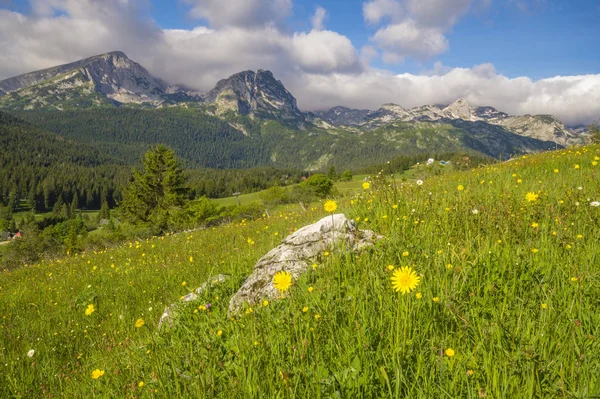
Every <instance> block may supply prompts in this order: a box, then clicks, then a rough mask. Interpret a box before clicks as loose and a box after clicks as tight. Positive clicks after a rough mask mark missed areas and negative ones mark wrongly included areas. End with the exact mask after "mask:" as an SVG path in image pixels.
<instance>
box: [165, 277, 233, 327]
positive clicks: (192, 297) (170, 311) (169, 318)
mask: <svg viewBox="0 0 600 399" xmlns="http://www.w3.org/2000/svg"><path fill="white" fill-rule="evenodd" d="M227 279H229V276H226V275H224V274H218V275H216V276H215V277H211V278H209V279H208V280H207V281H205V282H204V283H202V285H201V286H200V287H198V288H196V289H195V290H194V291H192V292H190V293H189V294H187V295H186V296H184V297H183V298H182V300H181V301H182V302H184V303H185V302H193V301H196V300H197V299H198V295H200V294H202V293H203V292H204V291H206V289H207V288H208V287H211V286H213V285H215V284H219V283H222V282H225V281H227ZM178 305H179V304H178V303H173V304H171V305H170V306H167V307H165V310H164V311H163V314H162V316H160V320H159V321H158V328H159V329H160V328H161V327H162V326H163V325H164V324H165V323H167V324H169V327H173V320H174V318H175V312H176V310H177V307H178Z"/></svg>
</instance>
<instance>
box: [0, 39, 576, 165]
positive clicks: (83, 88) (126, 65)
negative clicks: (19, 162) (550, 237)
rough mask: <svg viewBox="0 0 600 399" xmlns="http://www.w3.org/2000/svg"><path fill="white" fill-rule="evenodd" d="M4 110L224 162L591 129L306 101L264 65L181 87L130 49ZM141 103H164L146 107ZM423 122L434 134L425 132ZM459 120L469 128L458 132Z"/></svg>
mask: <svg viewBox="0 0 600 399" xmlns="http://www.w3.org/2000/svg"><path fill="white" fill-rule="evenodd" d="M0 109H5V110H11V111H15V112H18V111H30V112H28V113H26V114H25V113H22V112H21V113H19V114H18V115H19V116H20V117H23V118H25V119H27V120H30V121H32V122H33V123H36V124H38V125H39V126H40V127H43V128H44V129H47V130H51V131H53V132H55V133H57V134H60V135H63V136H66V137H69V138H71V139H73V140H82V141H84V142H87V143H91V142H94V143H95V144H96V145H98V148H99V149H101V151H103V152H108V153H110V154H115V155H118V156H119V157H122V156H125V157H127V156H130V157H131V156H134V157H135V158H136V159H139V156H140V155H141V153H143V152H144V151H145V149H146V148H147V146H148V143H150V144H154V143H157V142H163V143H166V144H169V145H171V146H174V147H177V150H178V153H180V154H181V156H183V157H184V158H186V160H188V161H189V162H190V164H191V165H194V166H203V167H217V168H225V167H243V168H246V167H251V166H277V167H295V168H302V169H320V168H326V167H328V166H330V165H334V166H336V167H338V168H340V167H342V168H361V167H364V166H366V165H365V162H368V160H369V159H371V158H372V157H373V156H376V157H378V159H376V160H375V161H376V162H381V161H383V160H384V159H385V158H386V157H387V158H389V157H392V156H398V155H402V154H407V153H412V152H432V151H434V152H447V151H454V150H455V149H457V148H458V149H460V150H462V151H477V152H480V153H483V154H486V155H490V156H494V157H497V158H500V157H502V158H504V159H505V158H507V157H510V156H512V155H514V154H521V153H530V152H538V151H543V150H546V149H548V148H556V145H557V144H558V145H559V146H561V147H562V146H569V145H573V144H582V143H585V142H586V140H587V136H586V135H585V134H582V133H581V132H576V131H574V130H571V129H569V128H567V127H565V126H564V125H563V124H562V122H561V121H559V120H558V119H556V118H554V117H553V116H551V115H533V116H532V115H524V116H510V115H508V114H506V113H504V112H502V111H499V110H496V109H494V108H492V107H488V106H472V105H470V104H469V103H467V101H466V100H464V99H458V100H456V101H455V102H454V103H452V104H450V105H447V106H438V105H423V106H419V107H415V108H411V109H405V108H403V107H402V106H400V105H398V104H384V105H382V106H381V107H380V108H379V109H377V110H374V111H370V110H364V109H361V110H357V109H350V108H347V107H339V106H338V107H334V108H332V109H330V110H328V111H314V112H303V111H301V110H300V109H299V108H298V106H297V102H296V99H295V97H294V96H293V94H292V93H291V92H289V91H288V90H287V89H286V88H285V86H284V85H283V83H282V82H281V81H279V80H277V79H276V77H275V76H274V75H273V73H271V72H270V71H267V70H260V69H259V70H258V71H256V72H255V71H243V72H239V73H236V74H234V75H232V76H229V77H227V78H225V79H221V80H219V81H218V82H217V83H216V85H215V87H214V88H213V89H212V90H210V91H208V92H207V93H204V94H201V93H199V92H198V91H195V90H192V89H188V88H184V87H179V86H169V85H168V84H167V83H165V82H163V81H162V80H161V79H159V78H156V77H154V76H152V75H151V74H150V73H149V72H148V71H147V70H146V69H145V68H144V67H143V66H141V65H140V64H138V63H136V62H134V61H133V60H131V59H129V58H128V57H127V56H126V55H125V54H124V53H122V52H119V51H114V52H110V53H106V54H101V55H97V56H93V57H89V58H86V59H83V60H79V61H75V62H72V63H69V64H65V65H61V66H57V67H54V68H49V69H45V70H42V71H36V72H31V73H28V74H24V75H21V76H17V77H14V78H10V79H6V80H3V81H0ZM141 110H147V111H156V112H148V113H141V112H138V113H136V112H135V111H141ZM48 111H54V113H55V114H54V115H52V112H48ZM84 111H85V112H84ZM128 111H131V112H128ZM82 112H83V113H82ZM80 113H82V114H81V115H80ZM36 114H37V115H36ZM140 115H144V118H149V119H151V121H144V120H139V118H140ZM423 123H426V124H428V125H427V126H426V128H427V131H428V134H429V137H422V136H423ZM399 125H402V128H401V129H400V130H402V132H396V133H394V134H392V136H390V135H388V134H384V135H380V134H378V133H377V132H374V131H376V130H378V129H386V131H387V132H390V131H392V130H394V127H396V126H399ZM448 126H453V129H452V130H453V132H456V133H457V134H453V136H459V137H453V138H449V139H448V137H447V136H448V135H447V134H446V133H447V131H448ZM79 132H81V133H79ZM407 132H410V136H411V137H407ZM242 135H244V136H249V137H250V138H252V139H245V138H244V137H242ZM259 136H260V139H257V138H256V137H259ZM466 136H471V137H466ZM500 136H501V138H500ZM523 137H525V138H527V140H523ZM375 141H377V143H375ZM184 142H185V143H184ZM427 142H430V143H436V146H435V147H434V146H433V144H427ZM182 143H183V144H182ZM225 144H226V147H227V148H225V149H223V147H224V145H225ZM499 144H501V145H499ZM229 147H231V148H229ZM339 147H342V152H344V154H341V155H340V154H339V152H340V150H339V149H338V148H339ZM389 148H393V150H391V149H389ZM119 152H121V153H119ZM354 162H356V163H357V164H356V165H355V164H354Z"/></svg>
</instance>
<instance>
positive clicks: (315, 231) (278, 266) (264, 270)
mask: <svg viewBox="0 0 600 399" xmlns="http://www.w3.org/2000/svg"><path fill="white" fill-rule="evenodd" d="M380 238H382V236H379V235H377V234H375V233H373V232H372V231H369V230H359V229H358V228H357V227H356V223H355V222H354V221H353V220H349V219H346V217H345V216H344V215H343V214H337V215H333V216H327V217H324V218H323V219H321V220H319V221H318V222H316V223H314V224H311V225H308V226H305V227H303V228H301V229H300V230H298V231H296V232H295V233H293V234H291V235H289V236H288V237H286V238H285V239H284V240H283V241H282V243H281V244H280V245H279V246H277V247H276V248H274V249H272V250H271V251H270V252H269V253H267V254H266V255H265V256H263V257H262V258H261V259H260V260H259V261H258V262H257V263H256V265H255V266H254V271H253V272H252V274H251V275H250V276H249V277H248V279H247V280H246V281H245V282H244V284H243V285H242V287H241V288H240V289H239V290H238V291H237V292H236V293H235V295H234V296H233V297H232V298H231V300H230V302H229V310H230V312H233V313H235V312H237V311H238V310H240V309H241V308H242V307H243V306H244V305H245V304H247V305H249V306H252V305H254V304H256V303H259V302H260V301H261V300H263V299H265V298H278V297H279V293H278V292H277V290H276V289H275V287H273V276H274V275H275V273H277V272H279V271H287V272H288V273H290V274H291V275H292V277H293V278H294V279H297V278H298V277H299V276H300V275H301V274H302V273H303V272H304V271H306V270H307V269H308V268H309V267H310V265H311V264H312V263H313V262H314V260H315V259H317V258H318V257H319V256H320V255H321V254H322V253H323V252H325V251H326V250H331V249H334V250H336V249H345V250H350V251H356V250H360V249H361V248H364V247H366V246H370V245H372V244H373V243H374V242H375V241H376V240H378V239H380Z"/></svg>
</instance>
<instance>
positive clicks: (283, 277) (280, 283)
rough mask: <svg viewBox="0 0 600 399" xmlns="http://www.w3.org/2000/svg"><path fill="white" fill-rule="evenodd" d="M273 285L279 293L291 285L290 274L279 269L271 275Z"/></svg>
mask: <svg viewBox="0 0 600 399" xmlns="http://www.w3.org/2000/svg"><path fill="white" fill-rule="evenodd" d="M273 286H274V287H275V289H276V290H277V291H279V292H280V293H281V294H283V293H284V292H286V291H287V290H288V289H289V288H290V287H291V286H292V275H291V274H290V273H288V272H286V271H280V272H277V273H276V274H275V276H273Z"/></svg>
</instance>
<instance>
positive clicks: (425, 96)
mask: <svg viewBox="0 0 600 399" xmlns="http://www.w3.org/2000/svg"><path fill="white" fill-rule="evenodd" d="M293 86H295V87H290V90H291V91H292V93H297V97H298V103H299V105H300V106H301V107H308V106H310V108H313V109H314V108H321V109H323V108H329V107H330V106H333V105H340V104H341V105H347V106H352V107H356V108H368V109H375V108H377V107H378V106H379V105H380V104H382V103H387V102H391V103H396V104H399V105H402V106H403V107H406V108H411V107H414V106H419V105H423V104H449V103H451V102H453V101H455V100H456V99H457V98H460V97H462V98H465V99H466V100H467V101H468V102H469V103H470V104H472V105H481V106H483V105H489V106H493V107H495V108H497V109H499V110H501V111H504V112H507V113H509V114H512V115H523V114H552V115H554V116H556V117H558V118H559V119H561V120H562V121H563V122H565V123H567V124H578V123H589V122H592V121H594V120H596V119H598V117H600V74H596V75H581V76H557V77H552V78H547V79H540V80H536V81H534V80H531V79H530V78H528V77H517V78H508V77H506V76H504V75H502V74H498V73H497V72H496V71H495V69H494V67H493V65H491V64H483V65H477V66H474V67H472V68H448V67H444V66H443V65H440V64H438V65H437V72H436V71H433V74H430V75H413V74H408V73H406V74H399V75H393V74H391V73H389V72H386V71H378V70H369V71H365V72H363V73H361V74H360V75H358V76H351V75H347V74H334V75H331V76H314V75H313V76H309V75H304V76H302V79H301V80H299V81H296V82H294V85H293ZM296 87H297V90H296V91H294V90H295V89H296ZM298 90H301V91H298Z"/></svg>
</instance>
